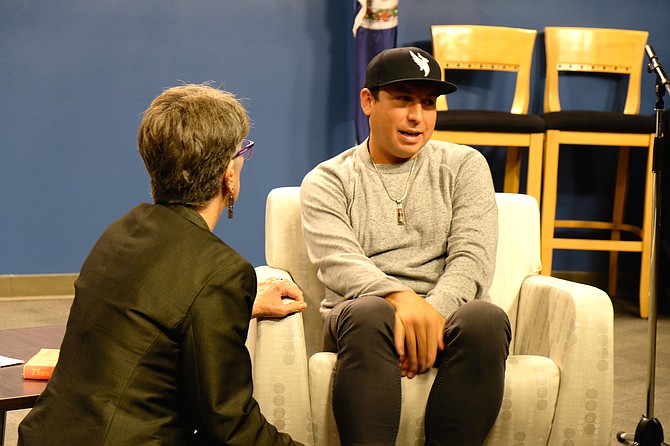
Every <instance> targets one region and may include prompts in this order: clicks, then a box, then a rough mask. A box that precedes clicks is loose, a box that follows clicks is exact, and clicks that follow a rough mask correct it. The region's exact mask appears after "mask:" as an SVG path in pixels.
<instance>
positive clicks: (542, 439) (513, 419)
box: [309, 352, 560, 446]
mask: <svg viewBox="0 0 670 446" xmlns="http://www.w3.org/2000/svg"><path fill="white" fill-rule="evenodd" d="M335 362H336V355H335V354H334V353H326V352H321V353H317V354H315V355H314V356H312V357H311V358H310V360H309V375H310V376H309V377H310V379H309V382H310V390H311V395H310V396H311V398H312V408H313V411H312V419H313V421H314V433H315V440H316V444H318V445H320V446H322V445H323V446H335V445H339V435H338V432H337V426H336V424H335V418H334V416H333V411H332V406H331V404H332V399H331V378H332V373H333V369H334V367H335ZM436 375H437V373H436V369H432V370H431V371H429V372H428V373H426V374H424V375H420V376H417V377H416V378H414V379H412V380H409V379H403V380H402V392H403V399H402V410H401V416H400V418H401V420H400V429H399V432H398V439H397V444H401V445H410V444H423V441H424V439H425V433H424V424H423V423H424V415H425V409H426V403H427V401H428V394H429V393H430V389H431V387H432V385H433V381H434V380H435V376H436ZM559 383H560V371H559V369H558V366H557V365H556V364H555V363H554V362H553V361H552V360H551V359H549V358H545V357H543V356H531V355H516V356H510V357H509V358H508V360H507V370H506V371H505V392H504V395H503V401H502V406H501V408H500V413H499V414H498V418H497V419H496V422H495V424H494V426H493V428H492V429H491V432H490V433H489V436H488V438H487V441H486V443H485V445H486V446H498V445H502V444H527V445H533V446H536V445H546V444H547V442H548V439H549V433H550V431H551V422H552V420H553V419H554V415H555V412H554V411H555V408H556V400H557V398H558V389H559Z"/></svg>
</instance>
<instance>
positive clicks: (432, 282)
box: [301, 48, 511, 446]
mask: <svg viewBox="0 0 670 446" xmlns="http://www.w3.org/2000/svg"><path fill="white" fill-rule="evenodd" d="M440 73H441V69H440V66H439V65H438V63H437V62H436V61H435V59H434V58H433V57H432V56H431V55H430V54H428V53H427V52H425V51H423V50H421V49H418V48H396V49H390V50H386V51H383V52H382V53H380V54H379V55H378V56H377V57H375V58H374V59H373V60H372V61H371V62H370V64H369V65H368V68H367V72H366V82H365V88H363V90H362V91H361V93H360V101H361V107H362V109H363V111H364V113H365V114H366V115H367V116H368V117H369V121H370V136H369V138H368V139H367V140H366V141H364V142H363V143H362V144H361V145H359V146H357V147H353V148H351V149H349V150H347V151H345V152H343V153H341V154H340V155H338V156H336V157H334V158H333V159H331V160H328V161H326V162H324V163H322V164H320V165H319V166H317V167H316V168H315V169H314V170H313V171H312V172H310V173H309V174H308V175H307V176H306V177H305V179H304V181H303V183H302V187H301V203H302V221H303V231H304V234H305V239H306V243H307V249H308V253H309V256H310V259H311V260H312V261H313V262H314V264H315V265H316V267H317V268H318V275H319V278H320V279H321V280H322V281H323V283H324V284H325V286H326V297H325V299H324V300H323V302H322V306H321V311H322V314H323V315H324V317H325V320H324V344H325V348H326V349H327V350H329V351H334V352H337V354H338V363H337V367H336V369H335V373H334V377H333V390H332V391H333V411H334V414H335V418H336V421H337V426H338V430H339V432H340V437H341V439H342V443H343V444H344V445H386V446H387V445H392V444H395V438H396V435H397V430H398V425H399V420H400V405H401V386H400V381H401V377H406V378H408V379H411V378H413V377H415V376H416V375H419V374H422V373H426V372H427V371H428V370H430V369H431V367H437V368H438V374H437V378H436V380H435V384H434V385H433V388H432V390H431V393H430V397H429V400H428V405H427V407H426V418H425V431H426V444H427V445H461V446H462V445H468V446H470V445H481V444H482V443H483V442H484V441H485V438H486V436H487V434H488V432H489V430H490V428H491V426H492V425H493V423H494V422H495V419H496V417H497V415H498V411H499V408H500V404H501V401H502V395H503V389H504V374H505V360H506V358H507V355H508V350H509V342H510V337H511V334H510V326H509V321H508V319H507V316H506V315H505V313H504V311H503V310H501V309H500V308H499V307H497V306H495V305H494V304H492V303H490V302H487V301H488V300H489V296H488V288H489V286H490V284H491V281H492V278H493V272H494V267H495V258H496V244H497V233H498V230H497V208H496V202H495V194H494V189H493V184H492V180H491V174H490V171H489V168H488V165H487V163H486V160H485V159H484V157H483V156H482V155H481V154H480V153H479V152H477V151H476V150H474V149H472V148H470V147H466V146H460V145H455V144H450V143H445V142H439V141H431V140H430V137H431V135H432V133H433V130H434V128H435V121H436V118H437V110H436V99H437V97H438V96H439V95H441V94H447V93H450V92H453V91H454V90H455V89H456V87H455V86H454V85H452V84H450V83H447V82H444V81H442V80H441V75H440Z"/></svg>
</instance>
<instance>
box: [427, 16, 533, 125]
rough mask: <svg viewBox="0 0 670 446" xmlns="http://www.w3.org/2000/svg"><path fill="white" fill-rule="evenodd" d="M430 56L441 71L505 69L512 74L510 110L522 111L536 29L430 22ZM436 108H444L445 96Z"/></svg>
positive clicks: (525, 104) (527, 97) (525, 108)
mask: <svg viewBox="0 0 670 446" xmlns="http://www.w3.org/2000/svg"><path fill="white" fill-rule="evenodd" d="M430 30H431V34H432V40H433V57H435V60H437V62H438V63H439V64H440V66H441V67H442V70H443V71H442V79H445V72H444V71H445V70H479V71H508V72H515V73H516V88H515V91H514V98H513V100H512V107H511V110H510V111H511V113H515V114H526V113H528V105H529V103H530V77H531V65H532V60H533V48H534V46H535V38H536V36H537V31H536V30H533V29H522V28H507V27H502V26H481V25H433V26H431V27H430ZM437 109H438V110H440V111H442V110H447V102H446V97H445V96H440V97H439V98H438V103H437Z"/></svg>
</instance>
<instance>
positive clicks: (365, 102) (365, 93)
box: [360, 88, 374, 116]
mask: <svg viewBox="0 0 670 446" xmlns="http://www.w3.org/2000/svg"><path fill="white" fill-rule="evenodd" d="M360 96H361V110H363V113H365V116H370V109H371V108H372V101H374V98H373V97H372V92H371V91H370V89H369V88H364V89H362V90H361V95H360Z"/></svg>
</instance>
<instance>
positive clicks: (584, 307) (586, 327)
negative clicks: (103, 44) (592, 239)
mask: <svg viewBox="0 0 670 446" xmlns="http://www.w3.org/2000/svg"><path fill="white" fill-rule="evenodd" d="M613 338H614V310H613V307H612V302H611V300H610V298H609V296H608V295H607V294H606V293H605V292H604V291H602V290H600V289H598V288H595V287H592V286H589V285H584V284H579V283H576V282H571V281H567V280H562V279H558V278H555V277H549V276H530V277H528V278H527V279H526V280H525V281H524V282H523V284H522V286H521V293H520V297H519V311H518V320H517V329H516V347H515V350H516V351H515V352H514V353H515V354H520V355H540V356H546V357H548V358H551V359H552V360H553V361H554V362H555V363H556V365H557V366H558V368H559V370H560V373H561V384H560V391H559V395H558V401H557V406H556V415H555V419H554V425H553V427H552V439H551V441H550V444H563V442H564V441H568V440H570V441H573V442H574V443H575V444H593V445H602V444H609V442H610V440H611V438H610V436H611V429H612V416H613V411H614V404H613V397H614V394H613V388H614V347H613ZM578 438H579V439H581V440H580V441H577V439H578ZM559 440H560V441H559Z"/></svg>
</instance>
